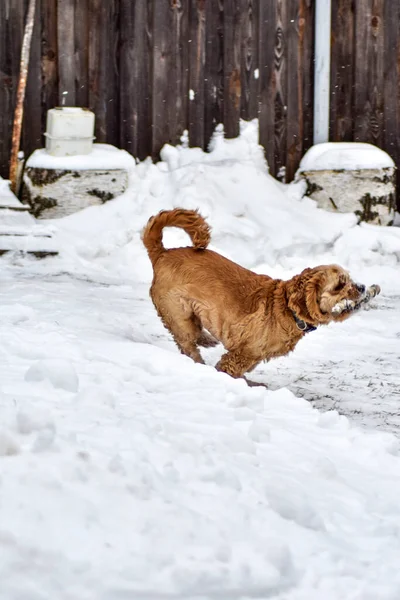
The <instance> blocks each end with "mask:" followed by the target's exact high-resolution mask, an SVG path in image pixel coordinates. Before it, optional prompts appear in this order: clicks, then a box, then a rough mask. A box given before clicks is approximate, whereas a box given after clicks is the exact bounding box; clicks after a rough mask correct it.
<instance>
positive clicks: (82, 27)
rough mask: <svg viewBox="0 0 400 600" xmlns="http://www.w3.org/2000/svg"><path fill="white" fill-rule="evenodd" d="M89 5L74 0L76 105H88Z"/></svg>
mask: <svg viewBox="0 0 400 600" xmlns="http://www.w3.org/2000/svg"><path fill="white" fill-rule="evenodd" d="M88 15H89V7H88V0H75V24H74V33H75V40H74V64H75V101H76V106H80V107H82V108H87V107H88V105H89V23H88Z"/></svg>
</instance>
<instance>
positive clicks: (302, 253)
mask: <svg viewBox="0 0 400 600" xmlns="http://www.w3.org/2000/svg"><path fill="white" fill-rule="evenodd" d="M163 157H164V162H162V163H159V164H158V165H152V164H150V163H146V164H141V165H138V166H137V167H136V169H135V170H134V172H133V173H132V177H131V187H130V189H129V190H128V192H127V193H126V194H125V195H124V196H123V197H121V198H120V199H118V200H116V201H114V202H111V203H109V204H107V205H105V206H103V207H96V208H91V209H88V210H86V211H83V212H82V213H79V214H76V215H73V216H71V217H68V218H66V219H64V220H62V221H59V222H55V223H53V225H54V226H55V230H56V236H57V241H58V243H59V246H60V250H61V252H60V256H59V257H58V258H56V259H49V260H45V261H32V260H29V259H20V258H17V257H12V256H8V257H6V258H5V259H3V260H2V262H1V263H0V264H1V271H0V273H1V283H2V285H1V293H2V305H1V313H0V323H1V331H2V343H1V346H0V416H1V421H0V424H1V425H0V582H1V584H0V589H1V598H2V600H44V599H46V600H47V599H49V600H50V599H51V600H54V599H56V598H57V599H62V600H64V599H65V600H69V599H71V600H72V599H74V600H75V599H77V598H79V600H120V599H123V600H127V599H129V600H130V599H133V598H135V599H138V600H150V599H151V600H162V599H167V598H171V599H172V598H174V599H175V598H176V599H178V598H179V599H181V600H191V599H194V598H196V599H199V600H200V599H207V600H211V599H221V598H224V599H226V600H239V599H245V598H252V599H259V600H261V599H265V598H276V599H279V600H339V599H340V600H343V599H349V600H350V599H351V600H376V598H379V599H380V600H398V598H399V597H400V571H399V569H398V564H399V560H400V545H399V537H400V506H399V502H398V498H399V494H400V477H399V468H400V440H399V435H398V434H399V424H400V417H399V400H400V395H399V390H400V385H399V384H400V379H399V375H398V362H399V357H400V318H399V316H400V276H399V268H400V229H399V228H387V229H379V228H376V227H368V226H364V227H358V226H356V224H355V221H354V219H353V218H352V216H349V215H346V216H337V215H332V214H329V215H327V214H326V213H323V212H321V211H318V210H316V209H315V206H314V205H313V203H312V202H311V201H309V200H307V199H301V185H296V186H290V187H288V188H285V187H283V186H281V185H280V184H278V183H276V182H274V181H273V180H272V178H270V177H269V176H268V175H267V174H266V169H265V165H264V163H263V159H262V156H261V153H260V151H259V149H258V147H257V145H256V144H255V142H254V127H253V126H249V127H247V129H246V130H245V131H244V132H243V135H242V137H241V138H240V140H237V141H234V142H231V143H227V142H224V140H223V139H222V137H220V136H218V135H217V136H216V138H215V140H214V149H213V152H212V153H211V154H209V155H205V154H203V153H202V152H200V151H199V150H188V149H185V148H183V149H180V150H179V149H172V148H166V149H165V151H164V155H163ZM171 206H185V207H191V208H192V207H199V208H200V209H201V211H202V213H203V214H205V216H207V217H208V218H209V220H210V222H211V224H212V225H213V230H214V237H213V247H214V248H216V249H218V250H219V251H220V252H222V253H224V254H225V255H227V256H229V257H231V258H233V259H234V260H237V261H238V262H240V263H241V264H244V265H245V266H248V267H250V268H253V269H255V270H257V271H259V272H266V273H269V274H272V275H274V276H280V277H290V276H291V275H292V274H294V273H296V272H298V271H300V270H301V269H302V268H303V267H305V266H312V265H315V264H320V263H327V262H333V261H335V262H339V263H340V264H342V265H343V266H346V267H348V268H349V269H350V271H351V273H352V274H353V275H354V277H355V278H357V279H358V280H360V281H362V282H364V283H367V284H371V283H379V284H380V285H381V287H382V295H381V296H379V297H378V298H377V299H376V300H375V301H374V303H373V305H372V307H371V310H369V311H363V312H361V313H359V314H357V315H355V316H354V317H352V318H351V319H349V320H348V321H347V322H346V323H343V324H339V325H332V326H329V327H325V328H321V329H320V330H318V331H316V332H314V333H311V334H309V335H308V336H306V338H305V339H304V340H303V341H302V342H301V343H300V344H299V345H298V346H297V348H296V351H295V352H294V353H293V354H292V355H291V356H289V357H285V358H282V359H279V360H276V361H274V362H271V363H269V364H267V365H261V366H260V367H258V368H257V370H256V371H255V372H254V373H253V374H252V375H251V378H252V379H253V380H257V381H260V382H263V383H265V384H266V385H267V386H268V390H267V389H265V388H264V387H257V388H249V387H247V385H246V384H245V383H244V382H243V381H234V380H232V379H230V378H229V377H228V376H226V375H224V374H221V373H217V372H216V371H215V370H214V369H213V368H212V367H211V366H208V365H211V364H214V362H215V361H216V360H217V357H218V356H219V354H220V352H221V348H216V349H212V350H208V351H207V352H206V353H205V357H206V361H207V363H208V365H207V366H202V365H196V364H194V363H193V362H192V361H190V359H187V358H186V357H182V356H181V355H180V354H179V353H178V351H177V350H176V348H175V346H174V344H173V343H172V341H171V339H170V338H169V336H168V335H167V333H166V332H165V330H164V329H163V328H162V326H161V324H160V322H159V320H158V318H157V316H156V314H155V311H154V309H153V306H152V304H151V302H150V300H149V298H148V287H149V282H150V280H151V268H150V264H149V261H148V259H147V256H146V254H145V252H144V250H143V248H142V246H141V242H140V230H141V228H142V227H143V225H144V223H145V222H146V220H147V217H148V216H150V215H151V214H153V213H155V212H156V211H158V210H159V209H160V208H168V207H171ZM166 239H167V241H168V242H169V243H170V244H172V245H174V244H175V243H182V242H183V243H185V238H184V237H183V234H181V232H170V233H169V234H168V235H166ZM315 407H317V408H318V410H317V409H316V408H315ZM330 409H335V410H330ZM343 415H346V416H343Z"/></svg>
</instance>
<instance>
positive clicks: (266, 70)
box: [259, 0, 277, 173]
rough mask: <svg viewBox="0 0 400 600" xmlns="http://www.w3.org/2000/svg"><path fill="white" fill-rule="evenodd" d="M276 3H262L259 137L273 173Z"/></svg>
mask: <svg viewBox="0 0 400 600" xmlns="http://www.w3.org/2000/svg"><path fill="white" fill-rule="evenodd" d="M276 2H277V0H269V1H268V2H260V29H259V43H260V50H259V52H260V112H259V137H260V144H261V145H262V146H263V147H264V150H265V156H266V159H267V161H268V165H269V168H270V171H271V173H275V139H274V138H275V109H274V99H275V94H276V73H275V65H274V63H275V60H274V48H275V29H276Z"/></svg>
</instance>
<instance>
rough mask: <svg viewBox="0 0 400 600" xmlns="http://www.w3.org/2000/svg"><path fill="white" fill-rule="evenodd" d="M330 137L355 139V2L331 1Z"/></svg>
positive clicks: (342, 139) (341, 139)
mask: <svg viewBox="0 0 400 600" xmlns="http://www.w3.org/2000/svg"><path fill="white" fill-rule="evenodd" d="M331 38H332V51H331V93H330V139H331V140H332V141H335V142H338V141H351V140H352V139H353V127H354V120H353V93H354V92H353V84H354V44H355V40H354V2H353V0H336V2H333V4H332V36H331Z"/></svg>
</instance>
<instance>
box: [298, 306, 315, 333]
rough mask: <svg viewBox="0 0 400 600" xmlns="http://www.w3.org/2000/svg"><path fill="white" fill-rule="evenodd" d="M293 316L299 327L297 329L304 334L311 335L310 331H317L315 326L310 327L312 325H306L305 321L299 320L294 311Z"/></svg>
mask: <svg viewBox="0 0 400 600" xmlns="http://www.w3.org/2000/svg"><path fill="white" fill-rule="evenodd" d="M292 315H293V318H294V320H295V323H296V325H297V328H298V329H300V331H302V332H303V333H310V331H315V330H316V329H317V328H316V327H314V325H310V323H306V321H303V319H299V317H298V316H297V315H296V313H295V312H294V311H293V310H292Z"/></svg>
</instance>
